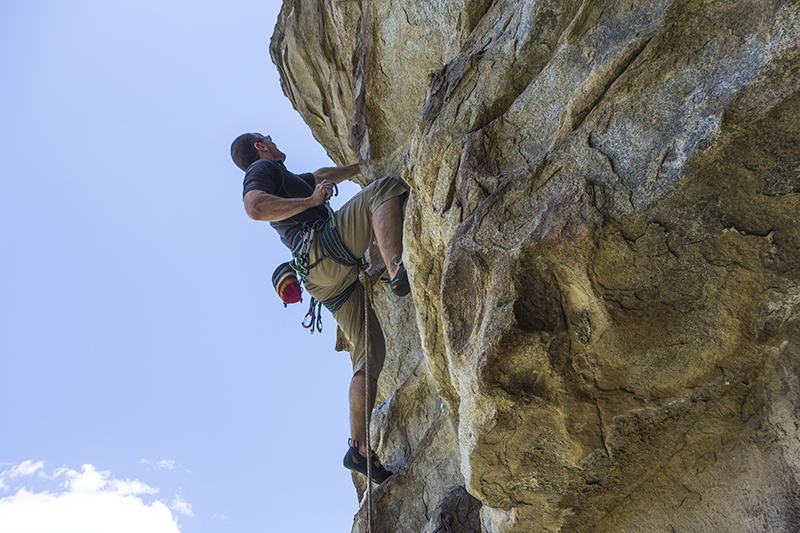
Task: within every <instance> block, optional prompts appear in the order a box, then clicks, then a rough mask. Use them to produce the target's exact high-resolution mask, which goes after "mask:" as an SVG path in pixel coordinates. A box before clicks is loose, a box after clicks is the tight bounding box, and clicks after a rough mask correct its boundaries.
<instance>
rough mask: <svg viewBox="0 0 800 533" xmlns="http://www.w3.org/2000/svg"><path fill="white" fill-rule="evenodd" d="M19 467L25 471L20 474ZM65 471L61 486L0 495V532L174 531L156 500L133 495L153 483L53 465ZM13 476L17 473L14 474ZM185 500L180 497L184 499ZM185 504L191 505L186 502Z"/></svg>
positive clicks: (31, 466) (27, 466) (34, 466)
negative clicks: (58, 488) (49, 489)
mask: <svg viewBox="0 0 800 533" xmlns="http://www.w3.org/2000/svg"><path fill="white" fill-rule="evenodd" d="M42 465H43V463H41V462H40V463H32V462H30V461H26V462H25V463H22V464H21V465H19V466H17V467H14V468H12V469H10V470H7V471H6V472H4V473H3V476H5V479H7V480H8V479H11V475H10V474H9V475H6V474H8V472H11V471H13V472H15V473H17V474H18V476H19V475H30V474H32V473H34V472H36V471H37V470H38V469H40V468H42ZM23 472H27V473H26V474H23ZM58 475H66V478H67V479H66V482H65V483H64V485H63V487H64V488H63V490H62V491H61V492H55V493H54V492H50V491H44V492H40V493H36V492H32V491H29V490H27V489H25V488H22V489H19V490H18V491H17V492H16V493H15V494H13V495H12V496H8V497H5V498H2V499H0V531H3V532H4V533H108V532H111V531H113V532H114V533H141V532H142V531H147V532H148V533H179V529H178V525H177V522H176V520H175V519H174V518H173V516H172V513H171V512H170V510H169V509H168V508H167V506H166V505H164V504H163V503H162V502H159V501H155V502H153V503H151V504H149V505H148V504H146V503H145V502H143V501H142V500H141V499H140V498H139V497H138V496H139V495H142V494H145V495H146V494H155V493H157V492H158V489H156V488H152V487H149V486H147V485H146V484H144V483H142V482H141V481H138V480H134V481H130V480H125V481H121V480H117V479H113V478H111V477H110V473H109V472H98V471H97V470H96V469H95V468H94V467H93V466H92V465H84V466H83V470H82V471H81V472H77V471H75V470H69V469H59V470H57V471H56V474H54V475H53V476H52V477H50V476H44V477H47V478H48V479H53V478H55V477H57V476H58ZM18 476H17V477H18ZM184 503H185V502H184ZM186 505H187V506H188V507H189V509H190V510H191V506H190V505H189V504H186Z"/></svg>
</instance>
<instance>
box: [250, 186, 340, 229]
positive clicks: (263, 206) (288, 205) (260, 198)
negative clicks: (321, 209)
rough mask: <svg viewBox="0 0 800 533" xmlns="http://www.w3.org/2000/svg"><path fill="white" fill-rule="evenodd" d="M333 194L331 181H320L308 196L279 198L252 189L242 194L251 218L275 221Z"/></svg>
mask: <svg viewBox="0 0 800 533" xmlns="http://www.w3.org/2000/svg"><path fill="white" fill-rule="evenodd" d="M332 195H333V182H332V181H329V180H324V181H321V182H320V183H318V184H317V186H316V188H315V189H314V192H313V193H312V194H311V196H309V197H308V198H281V197H280V196H275V195H274V194H269V193H266V192H264V191H259V190H258V189H254V190H252V191H247V194H245V195H244V209H245V211H247V215H248V216H249V217H250V218H252V219H253V220H264V221H266V222H277V221H279V220H285V219H287V218H289V217H292V216H294V215H297V214H299V213H302V212H303V211H305V210H306V209H310V208H312V207H315V206H318V205H320V204H323V203H324V202H325V200H327V199H328V198H330V197H331V196H332Z"/></svg>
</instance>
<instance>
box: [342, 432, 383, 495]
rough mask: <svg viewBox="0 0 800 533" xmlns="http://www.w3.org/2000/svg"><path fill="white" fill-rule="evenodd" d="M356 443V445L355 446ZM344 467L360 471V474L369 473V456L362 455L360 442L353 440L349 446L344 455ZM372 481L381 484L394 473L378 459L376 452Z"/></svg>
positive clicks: (373, 460)
mask: <svg viewBox="0 0 800 533" xmlns="http://www.w3.org/2000/svg"><path fill="white" fill-rule="evenodd" d="M353 444H355V447H354V446H353ZM344 467H345V468H347V469H348V470H352V471H354V472H358V473H359V474H364V475H365V476H366V475H367V458H366V457H364V456H363V455H361V453H360V452H359V451H358V442H355V441H353V442H351V443H350V448H348V450H347V453H346V454H345V456H344ZM371 474H372V482H373V483H377V484H378V485H380V484H381V483H383V482H384V481H386V480H387V479H389V476H391V475H392V472H389V471H388V470H386V469H385V468H384V467H383V465H382V464H381V462H380V461H379V460H378V456H377V455H375V453H374V452H373V453H372V471H371Z"/></svg>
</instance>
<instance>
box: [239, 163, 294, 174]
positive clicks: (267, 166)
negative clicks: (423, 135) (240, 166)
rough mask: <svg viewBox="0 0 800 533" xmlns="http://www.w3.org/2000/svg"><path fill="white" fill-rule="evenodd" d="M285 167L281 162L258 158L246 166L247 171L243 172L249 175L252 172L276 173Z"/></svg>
mask: <svg viewBox="0 0 800 533" xmlns="http://www.w3.org/2000/svg"><path fill="white" fill-rule="evenodd" d="M284 170H285V168H284V167H283V165H282V164H280V163H278V162H276V161H271V160H269V159H259V160H258V161H256V162H254V163H253V164H252V165H250V166H249V167H247V172H245V176H251V175H254V174H267V175H276V174H280V173H281V171H284Z"/></svg>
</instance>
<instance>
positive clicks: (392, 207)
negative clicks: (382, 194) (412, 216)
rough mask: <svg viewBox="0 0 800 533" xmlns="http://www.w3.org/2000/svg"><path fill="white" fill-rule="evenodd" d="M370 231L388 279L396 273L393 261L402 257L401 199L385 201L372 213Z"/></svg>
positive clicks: (399, 197)
mask: <svg viewBox="0 0 800 533" xmlns="http://www.w3.org/2000/svg"><path fill="white" fill-rule="evenodd" d="M372 229H373V230H374V231H375V239H376V240H377V241H378V248H380V250H381V257H383V262H384V263H385V264H386V269H387V270H388V271H389V277H390V278H391V277H394V275H395V274H396V273H397V265H395V264H394V262H395V261H397V260H398V259H400V258H401V257H402V256H403V197H402V196H395V197H394V198H390V199H389V200H386V201H385V202H383V203H382V204H381V205H379V206H378V208H377V209H376V210H375V211H374V212H373V213H372Z"/></svg>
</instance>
